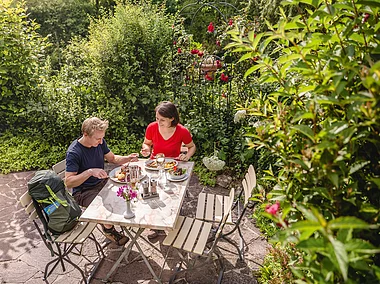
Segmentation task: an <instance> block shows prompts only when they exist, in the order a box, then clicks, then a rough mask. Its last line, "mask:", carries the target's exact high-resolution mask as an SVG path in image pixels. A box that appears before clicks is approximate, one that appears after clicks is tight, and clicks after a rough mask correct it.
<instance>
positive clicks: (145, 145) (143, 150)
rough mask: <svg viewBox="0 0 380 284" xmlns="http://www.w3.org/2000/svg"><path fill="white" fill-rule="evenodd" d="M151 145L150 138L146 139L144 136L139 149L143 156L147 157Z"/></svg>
mask: <svg viewBox="0 0 380 284" xmlns="http://www.w3.org/2000/svg"><path fill="white" fill-rule="evenodd" d="M152 145H153V141H152V140H148V139H146V138H144V142H143V144H142V146H141V151H140V153H141V155H143V156H144V157H148V156H149V155H150V151H151V148H152Z"/></svg>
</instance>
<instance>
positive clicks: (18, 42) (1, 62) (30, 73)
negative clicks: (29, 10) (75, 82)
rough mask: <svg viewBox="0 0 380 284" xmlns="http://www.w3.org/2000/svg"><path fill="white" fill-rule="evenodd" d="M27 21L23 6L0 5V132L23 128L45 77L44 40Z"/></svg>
mask: <svg viewBox="0 0 380 284" xmlns="http://www.w3.org/2000/svg"><path fill="white" fill-rule="evenodd" d="M37 28H38V25H37V24H36V23H35V22H33V21H30V20H28V19H27V17H26V10H25V8H24V7H23V4H22V3H18V2H17V1H7V0H2V1H1V2H0V42H1V44H0V90H1V91H0V92H1V96H0V105H1V107H0V121H1V126H0V132H2V131H4V130H5V129H7V128H10V127H13V128H15V126H19V127H20V128H23V127H25V125H27V124H28V122H29V119H30V118H31V116H30V115H29V112H28V111H29V109H30V108H31V107H33V101H34V100H35V99H36V97H37V96H38V95H39V92H40V85H41V83H42V80H41V78H42V77H43V75H44V74H45V70H44V68H43V66H44V54H45V49H46V47H47V42H46V39H44V38H42V37H41V36H40V35H39V34H38V33H37V32H36V30H37Z"/></svg>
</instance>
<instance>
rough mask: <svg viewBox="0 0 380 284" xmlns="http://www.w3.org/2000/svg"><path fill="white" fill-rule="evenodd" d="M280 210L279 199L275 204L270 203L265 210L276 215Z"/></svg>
mask: <svg viewBox="0 0 380 284" xmlns="http://www.w3.org/2000/svg"><path fill="white" fill-rule="evenodd" d="M278 210H280V202H279V201H277V202H276V203H275V204H273V205H270V204H268V205H267V206H266V207H265V211H266V212H267V213H269V214H271V215H276V214H277V212H278Z"/></svg>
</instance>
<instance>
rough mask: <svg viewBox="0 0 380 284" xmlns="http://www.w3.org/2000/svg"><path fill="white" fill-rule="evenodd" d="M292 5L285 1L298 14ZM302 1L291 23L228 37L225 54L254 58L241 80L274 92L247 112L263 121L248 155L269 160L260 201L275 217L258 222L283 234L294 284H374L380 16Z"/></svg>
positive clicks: (370, 5) (359, 7)
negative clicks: (270, 205) (294, 257)
mask: <svg viewBox="0 0 380 284" xmlns="http://www.w3.org/2000/svg"><path fill="white" fill-rule="evenodd" d="M300 2H303V3H305V1H284V2H283V3H284V4H285V5H290V6H291V7H294V8H298V7H299V5H301V3H300ZM306 2H307V3H308V6H307V9H305V10H301V9H300V10H299V11H300V12H301V14H300V15H298V16H295V17H287V16H286V15H285V13H283V12H282V13H281V19H280V21H279V22H278V24H277V25H276V26H274V27H272V26H271V25H270V24H269V23H268V30H269V31H268V32H266V33H261V34H257V35H256V36H255V35H254V31H250V32H248V35H247V36H244V33H243V32H242V31H241V30H240V31H239V30H236V31H234V32H232V33H231V36H232V37H233V41H232V43H231V44H230V45H229V48H234V50H235V51H238V52H244V55H243V56H242V58H241V60H242V61H244V60H249V59H252V58H258V60H256V61H254V62H252V64H253V66H252V67H251V68H250V69H248V70H247V72H246V74H245V76H249V75H255V76H256V77H257V81H258V83H260V84H264V83H272V82H276V83H277V84H279V87H278V89H277V90H276V91H274V92H272V93H270V94H269V95H268V96H267V97H264V98H256V99H253V100H252V102H251V104H250V106H249V107H247V108H245V110H246V112H247V114H248V115H251V116H255V117H257V118H259V120H260V121H261V123H260V125H258V127H256V128H255V129H252V130H251V131H252V132H251V133H249V136H250V137H251V138H250V140H251V142H250V143H249V145H250V147H252V148H265V149H267V150H268V151H270V152H271V153H272V155H273V157H274V159H275V162H274V165H275V166H276V167H274V168H273V169H272V170H271V169H268V171H267V177H266V179H267V180H269V181H270V182H272V183H274V184H275V187H274V189H273V190H272V191H271V192H270V193H268V194H267V197H268V198H269V199H270V201H271V202H273V201H278V202H280V204H281V208H282V210H281V211H276V212H273V211H272V212H271V213H266V216H267V217H269V218H271V219H272V220H273V221H274V222H276V223H277V222H278V223H280V224H281V225H282V226H283V227H284V228H286V229H285V230H282V231H281V234H279V235H278V239H277V241H280V242H281V243H282V245H286V244H288V243H290V244H293V243H294V244H295V245H296V249H297V250H298V251H301V252H303V253H304V261H303V263H302V264H299V265H297V264H296V263H294V264H293V265H294V266H293V267H292V268H291V270H292V273H293V276H292V277H295V279H302V281H305V282H306V283H315V282H318V283H343V282H346V283H374V282H378V280H379V279H380V268H379V264H380V262H379V257H378V255H376V253H379V252H380V249H379V248H378V247H379V238H378V228H379V227H378V218H379V214H380V213H379V212H380V211H379V198H380V193H379V192H380V191H379V180H380V167H379V159H378V157H379V155H380V153H379V152H380V150H379V149H380V139H379V135H378V133H379V131H380V129H379V125H380V115H379V112H378V109H379V104H380V100H379V93H380V92H379V91H380V83H379V82H380V81H379V78H378V77H379V74H378V70H379V68H380V62H379V61H378V54H379V38H378V36H377V34H378V32H379V26H380V25H379V18H378V15H379V8H378V5H376V4H375V3H374V2H366V3H365V4H362V3H361V2H360V1H352V2H345V3H341V2H336V3H333V4H330V3H327V2H324V1H306ZM280 11H281V10H280ZM270 43H271V44H274V45H276V46H277V48H276V49H275V50H274V51H272V50H268V49H267V47H268V45H269V44H270ZM273 54H274V55H275V56H273ZM289 253H290V254H291V252H289ZM284 281H285V282H286V280H285V279H284ZM299 281H300V280H299Z"/></svg>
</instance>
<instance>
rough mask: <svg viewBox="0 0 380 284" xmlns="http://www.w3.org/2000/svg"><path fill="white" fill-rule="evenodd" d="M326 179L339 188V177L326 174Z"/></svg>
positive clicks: (334, 174) (329, 173)
mask: <svg viewBox="0 0 380 284" xmlns="http://www.w3.org/2000/svg"><path fill="white" fill-rule="evenodd" d="M327 177H328V178H329V180H330V181H331V182H332V184H333V185H334V186H335V187H336V188H338V187H339V175H338V174H337V173H333V172H328V173H327Z"/></svg>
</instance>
